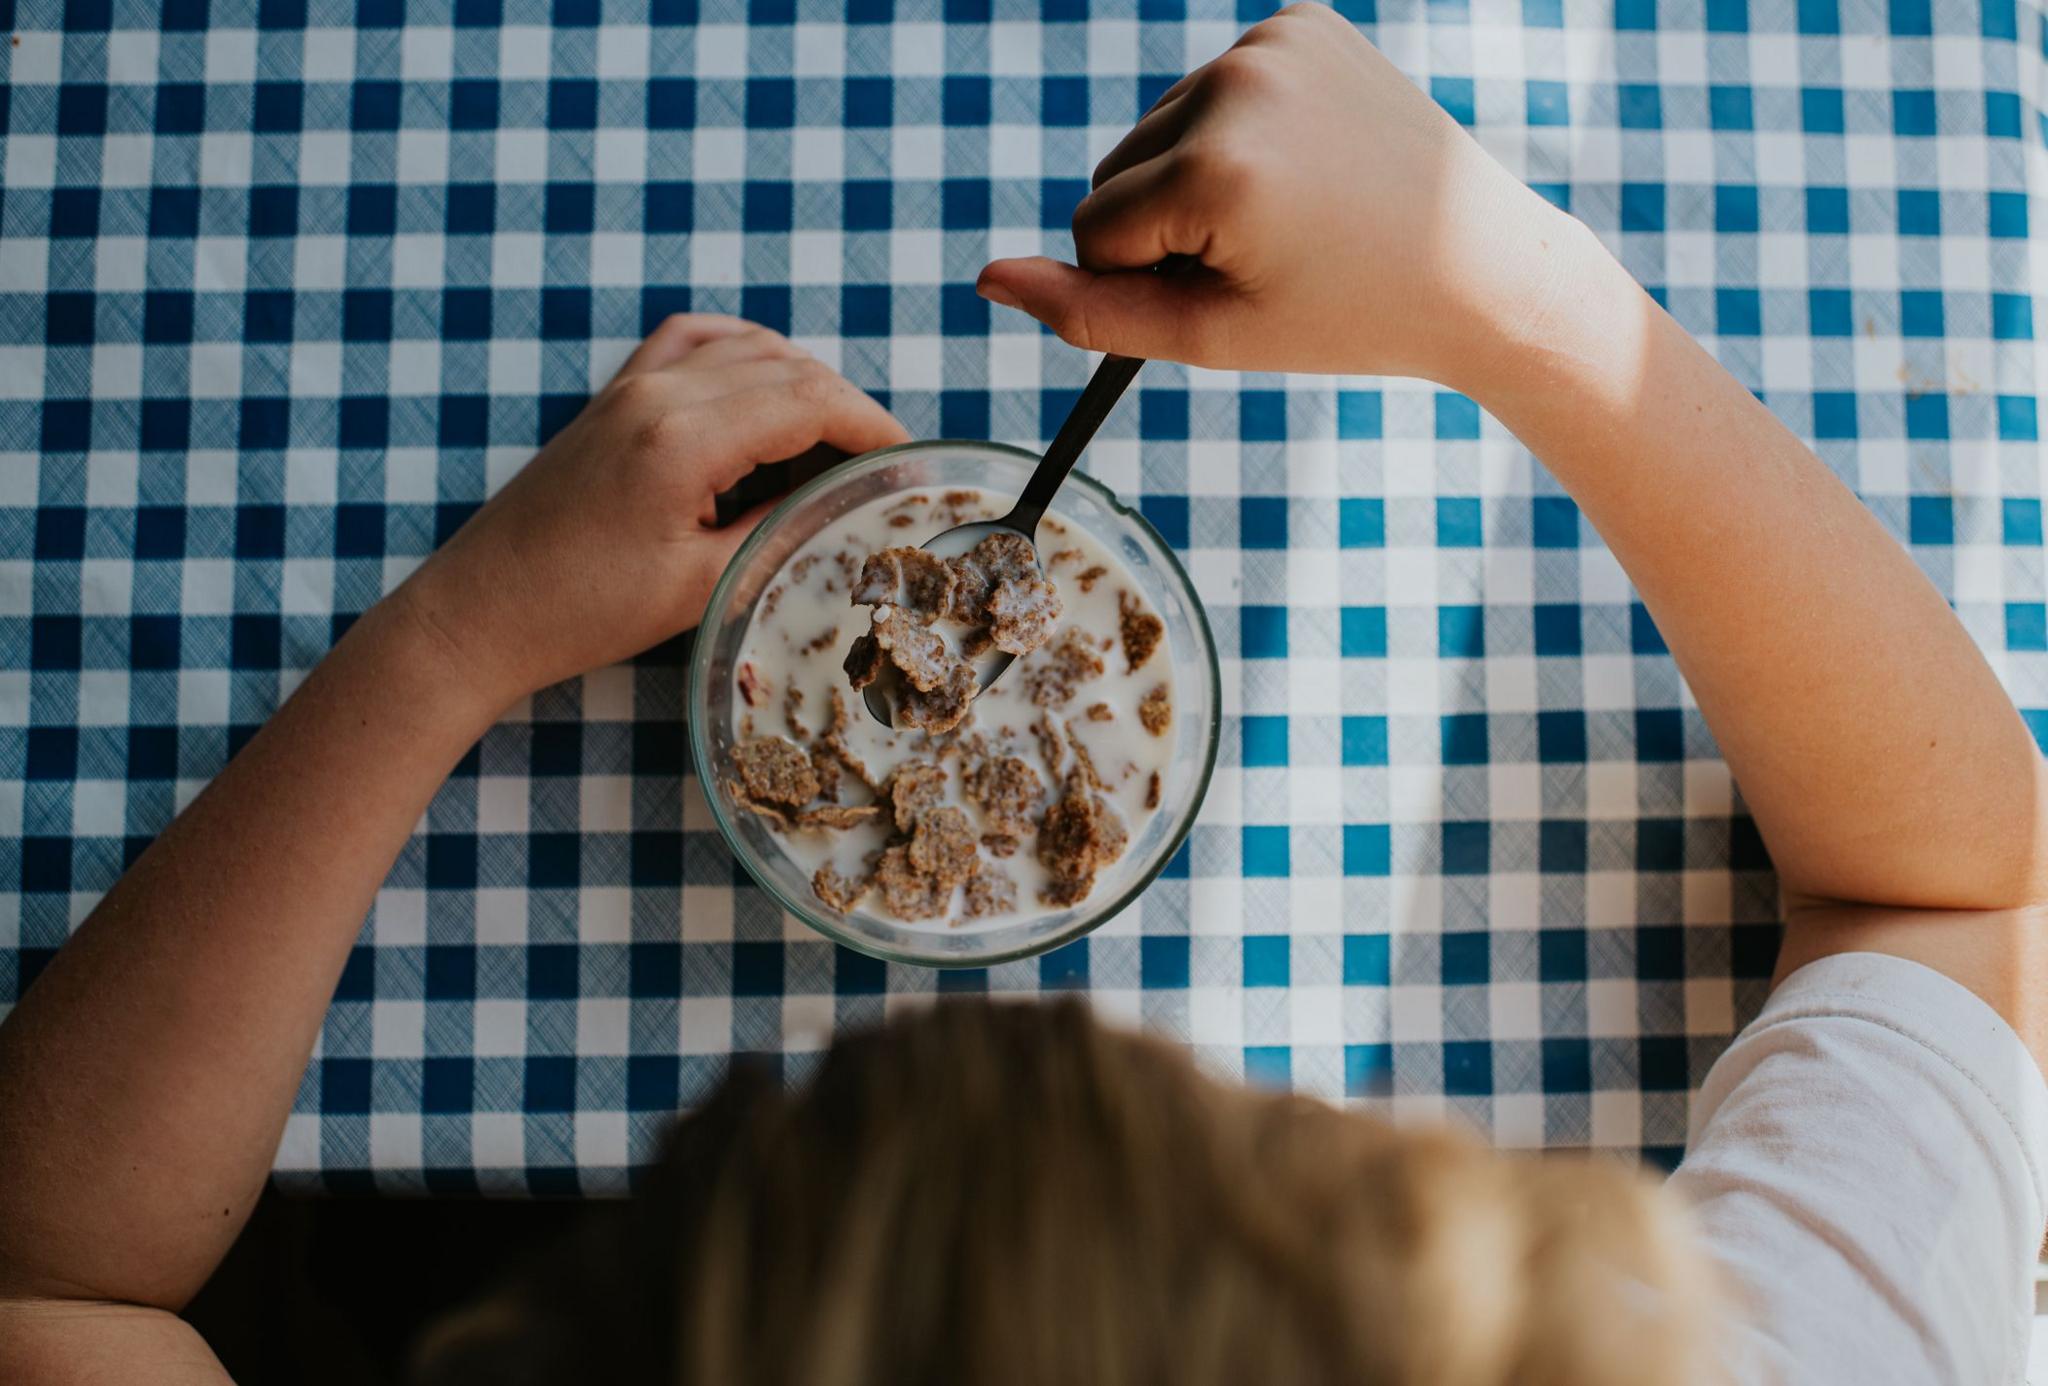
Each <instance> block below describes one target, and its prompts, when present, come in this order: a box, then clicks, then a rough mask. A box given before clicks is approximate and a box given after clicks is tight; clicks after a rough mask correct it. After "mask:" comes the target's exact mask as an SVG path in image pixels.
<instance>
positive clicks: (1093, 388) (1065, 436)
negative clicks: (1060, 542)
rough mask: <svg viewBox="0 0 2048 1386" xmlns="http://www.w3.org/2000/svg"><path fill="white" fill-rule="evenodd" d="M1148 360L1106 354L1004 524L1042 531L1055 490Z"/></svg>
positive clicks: (1021, 528) (1027, 532)
mask: <svg viewBox="0 0 2048 1386" xmlns="http://www.w3.org/2000/svg"><path fill="white" fill-rule="evenodd" d="M1144 364H1145V363H1144V361H1143V360H1141V359H1140V358H1138V357H1135V356H1105V357H1103V358H1102V364H1101V365H1099V366H1097V367H1096V368H1095V375H1094V377H1093V378H1092V379H1090V380H1089V382H1088V387H1087V388H1086V389H1084V390H1082V391H1081V398H1080V399H1078V400H1076V401H1074V409H1073V412H1072V413H1070V414H1068V415H1067V421H1066V422H1065V423H1063V424H1061V425H1060V431H1059V433H1058V434H1057V435H1056V436H1055V437H1054V438H1053V440H1052V446H1051V447H1049V448H1047V449H1046V450H1045V456H1044V457H1042V458H1041V459H1039V463H1038V470H1037V471H1035V472H1033V473H1032V474H1031V480H1030V481H1029V482H1028V483H1026V485H1025V487H1024V494H1023V495H1021V496H1019V497H1018V498H1017V506H1016V508H1015V509H1014V510H1012V511H1011V512H1010V513H1009V514H1008V515H1007V516H1006V517H1004V519H1003V521H1002V523H1003V524H1005V525H1007V526H1009V527H1011V528H1013V529H1018V530H1022V531H1023V532H1024V533H1026V534H1034V535H1035V534H1036V533H1037V532H1038V522H1039V520H1040V519H1042V518H1044V516H1045V507H1046V506H1048V505H1050V504H1052V498H1053V493H1054V492H1056V491H1058V490H1059V489H1060V484H1061V483H1062V482H1064V481H1065V480H1066V479H1067V473H1068V472H1071V471H1072V470H1074V463H1075V462H1077V461H1079V460H1080V457H1081V450H1082V449H1083V448H1085V447H1087V446H1088V440H1089V439H1091V438H1093V437H1094V436H1095V430H1096V429H1098V428H1100V427H1102V421H1103V420H1104V419H1106V418H1108V417H1109V411H1110V410H1111V409H1114V408H1115V407H1116V402H1117V400H1118V399H1120V398H1122V396H1123V392H1124V388H1125V387H1126V386H1128V385H1129V384H1130V383H1131V380H1132V378H1133V377H1135V376H1136V375H1137V374H1138V367H1140V366H1142V365H1144Z"/></svg>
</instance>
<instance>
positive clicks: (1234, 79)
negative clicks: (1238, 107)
mask: <svg viewBox="0 0 2048 1386" xmlns="http://www.w3.org/2000/svg"><path fill="white" fill-rule="evenodd" d="M1267 22H1268V23H1271V22H1272V21H1270V20H1269V21H1267ZM1276 66H1277V65H1276V63H1275V61H1274V59H1273V57H1272V55H1271V54H1270V53H1269V52H1268V51H1267V50H1266V49H1265V48H1262V47H1260V46H1258V45H1256V44H1250V45H1244V46H1241V47H1237V48H1233V49H1231V50H1230V51H1229V52H1227V53H1225V54H1223V55H1222V56H1220V57H1219V58H1217V59H1216V61H1214V62H1212V63H1210V64H1209V71H1208V73H1207V76H1206V78H1205V79H1204V81H1203V85H1204V86H1205V87H1207V88H1208V90H1209V93H1210V94H1211V95H1223V96H1239V97H1246V98H1252V99H1257V98H1260V97H1264V96H1266V95H1268V94H1269V93H1271V92H1272V91H1273V88H1274V86H1275V84H1276V83H1277V82H1278V81H1279V80H1280V77H1279V73H1278V72H1277V70H1276Z"/></svg>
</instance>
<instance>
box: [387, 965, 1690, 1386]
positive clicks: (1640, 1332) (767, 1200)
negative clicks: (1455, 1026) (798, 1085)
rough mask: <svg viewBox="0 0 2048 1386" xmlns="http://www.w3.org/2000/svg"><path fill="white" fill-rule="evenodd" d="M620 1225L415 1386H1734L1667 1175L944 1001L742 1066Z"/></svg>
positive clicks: (463, 1337)
mask: <svg viewBox="0 0 2048 1386" xmlns="http://www.w3.org/2000/svg"><path fill="white" fill-rule="evenodd" d="M617 1221H618V1225H617V1226H616V1227H614V1228H612V1229H610V1230H608V1231H606V1232H604V1233H602V1234H599V1236H598V1237H597V1239H596V1240H594V1241H593V1242H592V1243H591V1244H589V1245H587V1246H585V1247H583V1248H581V1249H580V1250H579V1251H578V1252H575V1253H572V1254H569V1255H568V1256H567V1258H566V1259H557V1260H556V1261H555V1262H554V1263H553V1264H552V1266H551V1268H550V1269H549V1270H548V1271H546V1272H543V1273H542V1274H543V1275H544V1276H546V1279H545V1280H542V1279H532V1280H529V1281H527V1282H525V1283H524V1284H523V1286H522V1288H520V1289H518V1290H515V1291H513V1292H511V1294H510V1296H509V1297H500V1298H499V1299H498V1300H496V1301H494V1302H493V1304H492V1305H491V1306H490V1307H489V1308H488V1309H485V1310H480V1311H478V1312H477V1313H476V1314H473V1315H471V1316H469V1317H468V1318H467V1319H464V1320H457V1321H455V1322H453V1323H451V1324H450V1325H448V1327H447V1328H446V1330H445V1331H444V1332H443V1333H441V1334H440V1335H438V1337H437V1341H435V1342H434V1343H433V1344H431V1345H430V1346H429V1348H428V1350H427V1351H426V1352H425V1353H424V1354H423V1357H422V1361H423V1366H424V1368H425V1369H424V1370H423V1372H422V1374H421V1376H422V1379H423V1380H430V1381H433V1382H435V1383H444V1382H445V1383H452V1382H457V1381H467V1380H469V1379H471V1373H472V1372H473V1371H478V1370H481V1371H487V1372H490V1373H492V1375H493V1379H496V1380H505V1379H508V1378H507V1377H506V1376H504V1375H502V1374H501V1373H503V1371H504V1370H505V1359H503V1358H501V1357H500V1356H499V1353H500V1352H501V1351H502V1350H504V1349H506V1348H508V1347H509V1348H512V1349H513V1351H514V1353H515V1354H516V1360H517V1361H518V1362H519V1364H520V1365H521V1366H522V1367H523V1368H525V1369H526V1370H525V1371H524V1372H521V1373H518V1374H515V1376H514V1377H512V1378H511V1379H519V1380H524V1379H533V1380H543V1379H554V1378H553V1375H552V1373H551V1371H550V1369H549V1367H548V1366H547V1365H546V1364H547V1363H548V1362H549V1361H551V1360H552V1361H553V1362H555V1364H556V1366H557V1367H558V1368H560V1369H561V1370H563V1371H565V1372H568V1373H569V1375H570V1376H571V1377H573V1379H577V1380H583V1381H594V1380H606V1379H611V1380H636V1381H645V1382H656V1381H661V1382H666V1381H687V1382H715V1383H733V1382H746V1383H750V1386H783V1384H784V1383H787V1384H788V1386H797V1384H798V1383H802V1386H916V1384H917V1383H934V1386H936V1383H942V1382H944V1383H951V1382H974V1383H978V1384H979V1386H1009V1383H1017V1386H1024V1384H1025V1383H1030V1384H1031V1386H1044V1384H1046V1383H1060V1386H1087V1384H1088V1383H1132V1384H1133V1386H1136V1384H1137V1383H1148V1382H1173V1383H1176V1384H1177V1386H1199V1384H1200V1383H1206V1382H1214V1383H1219V1386H1220V1384H1221V1383H1232V1384H1233V1386H1234V1384H1235V1383H1243V1382H1331V1383H1337V1382H1345V1383H1359V1384H1361V1386H1379V1384H1384V1386H1422V1383H1430V1386H1490V1383H1496V1382H1498V1383H1509V1382H1512V1383H1516V1384H1517V1386H1549V1384H1550V1383H1556V1384H1557V1386H1607V1383H1614V1386H1620V1383H1624V1382H1625V1383H1630V1386H1636V1384H1637V1383H1681V1382H1682V1383H1693V1382H1699V1381H1704V1380H1706V1379H1708V1375H1707V1373H1706V1372H1705V1371H1704V1370H1703V1368H1702V1367H1701V1365H1700V1364H1701V1363H1703V1362H1704V1361H1706V1360H1707V1358H1708V1356H1709V1354H1708V1353H1707V1352H1706V1351H1705V1350H1704V1349H1703V1347H1702V1340H1703V1337H1704V1333H1703V1329H1704V1328H1705V1327H1706V1326H1707V1325H1708V1322H1709V1320H1710V1318H1711V1316H1712V1312H1713V1309H1712V1304H1713V1293H1712V1287H1711V1283H1710V1278H1709V1276H1708V1274H1707V1272H1706V1270H1705V1266H1704V1262H1703V1261H1702V1259H1701V1256H1700V1253H1699V1252H1698V1251H1697V1250H1696V1249H1695V1247H1694V1246H1693V1244H1692V1241H1691V1239H1690V1237H1689V1234H1688V1229H1687V1228H1686V1226H1685V1225H1684V1222H1683V1219H1682V1216H1681V1215H1680V1214H1679V1213H1678V1212H1677V1211H1676V1209H1675V1207H1674V1205H1673V1203H1672V1202H1671V1201H1670V1198H1669V1196H1668V1195H1666V1194H1665V1193H1663V1192H1662V1191H1661V1190H1660V1189H1658V1188H1657V1187H1656V1186H1655V1185H1654V1184H1652V1183H1651V1182H1649V1181H1648V1180H1647V1179H1645V1178H1643V1177H1642V1176H1640V1175H1638V1174H1636V1173H1635V1172H1633V1171H1630V1170H1627V1169H1625V1168H1623V1167H1621V1166H1619V1165H1617V1164H1614V1163H1611V1162H1600V1161H1593V1160H1586V1159H1550V1160H1538V1159H1535V1158H1512V1157H1507V1156H1502V1155H1499V1154H1496V1153H1495V1152H1493V1151H1491V1150H1489V1149H1487V1148H1486V1147H1484V1146H1483V1145H1481V1144H1480V1143H1478V1142H1477V1141H1475V1140H1472V1139H1470V1138H1468V1137H1465V1136H1463V1135H1459V1134H1456V1133H1453V1132H1449V1131H1444V1130H1430V1131H1426V1132H1422V1131H1406V1130H1397V1129H1395V1128H1394V1127H1392V1126H1390V1125H1388V1124H1386V1123H1385V1122H1382V1121H1378V1120H1374V1119H1372V1118H1369V1117H1365V1116H1362V1115H1356V1114H1350V1113H1344V1112H1339V1111H1336V1110H1333V1109H1331V1108H1329V1107H1326V1106H1323V1105H1321V1104H1318V1103H1314V1102H1310V1101H1306V1100H1302V1099H1298V1098H1292V1097H1286V1096H1278V1095H1269V1094H1264V1093H1259V1092H1255V1091H1252V1090H1248V1089H1244V1088H1240V1087H1235V1086H1231V1085H1226V1084H1223V1083H1219V1082H1216V1081H1213V1080H1211V1079H1209V1078H1207V1077H1204V1076H1203V1075H1201V1074H1199V1073H1197V1072H1196V1070H1195V1069H1194V1067H1193V1065H1192V1064H1191V1063H1190V1062H1189V1061H1188V1059H1187V1058H1186V1057H1185V1055H1184V1054H1182V1053H1181V1052H1180V1051H1179V1050H1177V1049H1173V1048H1170V1047H1168V1046H1166V1045H1163V1044H1159V1043H1155V1042H1152V1041H1149V1040H1145V1039H1141V1038H1138V1037H1136V1036H1132V1035H1128V1034H1123V1033H1118V1032H1115V1031H1111V1030H1107V1029H1104V1028H1102V1027H1101V1026H1099V1025H1097V1024H1096V1023H1095V1022H1094V1021H1093V1020H1092V1019H1091V1017H1090V1015H1089V1013H1088V1011H1087V1010H1086V1009H1085V1008H1084V1007H1082V1006H1081V1005H1079V1004H1077V1003H1066V1004H1059V1005H1048V1006H1038V1007H1025V1006H982V1005H942V1006H939V1007H937V1008H935V1009H932V1010H930V1011H927V1012H925V1013H922V1014H920V1015H917V1016H915V1017H913V1018H908V1019H905V1020H901V1021H898V1022H897V1023H894V1024H892V1025H889V1026H887V1027H885V1028H883V1029H880V1030H877V1031H875V1032H873V1033H870V1034H866V1035H862V1036H859V1037H857V1038H853V1039H849V1040H845V1041H842V1042H841V1043H839V1044H838V1045H836V1046H835V1047H834V1048H833V1049H832V1051H831V1052H830V1053H829V1054H828V1055H827V1056H826V1057H825V1059H824V1062H823V1064H822V1065H821V1067H820V1069H819V1071H818V1073H817V1075H816V1076H815V1078H814V1079H813V1080H812V1081H811V1082H810V1083H809V1084H808V1085H807V1086H805V1087H804V1088H803V1089H801V1090H799V1091H796V1092H788V1091H786V1090H785V1089H784V1088H783V1087H782V1086H781V1085H780V1084H779V1083H778V1082H775V1081H772V1080H769V1079H766V1078H761V1077H752V1078H750V1077H747V1076H745V1075H741V1076H736V1077H735V1078H734V1079H733V1080H732V1081H731V1082H729V1083H728V1084H727V1085H726V1087H725V1088H724V1089H723V1090H722V1092H721V1093H720V1094H719V1095H718V1096H717V1097H716V1098H715V1099H714V1100H713V1101H712V1102H711V1103H709V1104H708V1105H707V1106H706V1107H705V1108H704V1109H703V1110H701V1111H699V1112H698V1113H696V1114H695V1115H692V1116H690V1117H688V1118H686V1119H685V1120H683V1121H682V1122H681V1123H680V1124H679V1125H678V1127H677V1129H676V1132H675V1134H674V1138H673V1140H672V1142H671V1145H670V1149H669V1151H668V1154H667V1156H666V1158H665V1160H664V1162H663V1165H662V1167H661V1169H660V1171H659V1173H658V1174H657V1175H656V1176H655V1178H654V1180H653V1182H652V1186H651V1187H650V1189H649V1190H648V1192H647V1193H646V1194H645V1195H644V1196H643V1197H642V1198H641V1199H639V1200H637V1201H636V1202H635V1203H634V1204H633V1205H631V1208H630V1210H627V1211H626V1212H625V1213H624V1215H623V1216H621V1217H619V1218H618V1220H617ZM508 1327H511V1328H512V1329H513V1331H512V1332H511V1333H510V1335H509V1339H508V1335H507V1333H506V1329H507V1328H508ZM492 1345H495V1346H492ZM465 1364H466V1365H465ZM529 1372H530V1373H532V1374H531V1375H530V1376H529V1375H527V1373H529Z"/></svg>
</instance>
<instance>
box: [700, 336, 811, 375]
mask: <svg viewBox="0 0 2048 1386" xmlns="http://www.w3.org/2000/svg"><path fill="white" fill-rule="evenodd" d="M809 358H810V353H809V352H807V351H805V350H804V349H803V348H802V347H800V346H798V345H797V344H796V343H795V342H792V341H790V340H789V338H787V337H785V336H783V335H782V334H781V333H780V332H777V331H775V330H774V329H773V328H768V327H756V326H753V325H751V324H750V325H749V327H748V330H746V331H744V332H734V333H730V334H728V335H726V336H722V337H714V338H712V339H711V340H709V341H707V342H705V343H703V344H702V345H701V346H697V347H693V348H691V350H690V351H689V352H688V353H686V354H685V355H684V356H683V357H682V359H680V360H679V361H677V362H675V363H674V364H675V367H676V368H677V369H683V370H690V371H696V370H700V369H707V368H711V367H717V366H725V365H731V364H734V363H736V362H740V361H770V360H779V361H801V360H808V359H809Z"/></svg>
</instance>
